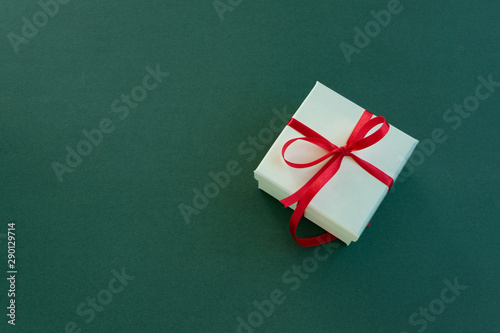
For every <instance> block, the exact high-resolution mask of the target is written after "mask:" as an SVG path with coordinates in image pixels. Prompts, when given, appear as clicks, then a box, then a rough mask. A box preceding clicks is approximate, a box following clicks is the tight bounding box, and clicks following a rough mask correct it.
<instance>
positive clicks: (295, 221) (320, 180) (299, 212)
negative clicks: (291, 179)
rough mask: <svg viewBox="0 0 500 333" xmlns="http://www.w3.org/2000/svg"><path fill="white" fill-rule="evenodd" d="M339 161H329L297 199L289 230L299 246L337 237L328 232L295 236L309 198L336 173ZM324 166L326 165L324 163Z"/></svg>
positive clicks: (318, 243)
mask: <svg viewBox="0 0 500 333" xmlns="http://www.w3.org/2000/svg"><path fill="white" fill-rule="evenodd" d="M341 163H342V158H336V159H334V160H333V161H332V162H331V163H329V165H328V167H327V168H326V169H325V170H324V172H321V173H318V174H317V175H318V176H317V177H315V181H314V182H313V183H312V184H311V185H310V186H309V188H308V189H307V190H306V191H305V193H304V194H303V196H302V198H301V199H300V200H299V201H298V203H297V207H295V211H294V212H293V214H292V218H291V219H290V232H291V233H292V236H293V238H294V239H295V241H296V242H297V243H298V244H299V245H301V246H306V247H310V246H316V245H321V244H324V243H328V242H331V241H332V240H335V239H337V237H335V236H334V235H332V234H330V233H328V232H327V233H324V234H321V235H319V236H315V237H310V238H299V237H297V227H298V225H299V222H300V220H301V218H302V216H303V215H304V212H305V210H306V208H307V206H308V205H309V203H310V202H311V200H312V199H313V198H314V196H315V195H316V194H317V193H318V192H319V191H320V190H321V188H322V187H323V186H324V185H325V184H326V183H328V181H329V180H330V179H331V178H332V177H333V176H334V175H335V174H336V173H337V171H338V170H339V168H340V164H341ZM325 166H327V165H326V164H325ZM296 193H297V192H296Z"/></svg>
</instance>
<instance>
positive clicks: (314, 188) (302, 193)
mask: <svg viewBox="0 0 500 333" xmlns="http://www.w3.org/2000/svg"><path fill="white" fill-rule="evenodd" d="M372 117H373V114H372V113H370V112H368V111H366V110H365V111H364V112H363V114H362V116H361V118H360V119H359V121H358V123H357V124H356V127H355V128H354V130H353V131H352V133H351V135H350V136H349V139H348V140H347V143H346V145H345V146H342V147H337V146H336V145H335V144H333V143H332V142H330V141H329V140H327V139H325V138H324V137H323V136H321V135H320V134H319V133H317V132H315V131H314V130H312V129H311V128H309V127H308V126H306V125H304V124H303V123H301V122H300V121H298V120H297V119H294V118H292V119H291V120H290V121H289V122H288V124H287V125H288V126H290V127H292V128H293V129H295V130H296V131H298V132H299V133H301V134H302V135H304V137H300V138H295V139H291V140H289V141H287V142H286V143H285V144H284V145H283V148H282V150H281V155H282V157H283V159H284V161H285V162H286V163H287V164H288V165H289V166H291V167H293V168H307V167H311V166H313V165H316V164H318V163H321V162H323V161H325V160H327V159H329V160H328V161H327V162H326V164H325V165H324V166H323V167H322V168H321V169H320V170H319V171H318V172H316V174H315V175H314V176H313V177H312V178H311V179H310V180H309V181H308V182H307V183H306V184H304V186H302V187H301V188H300V189H299V190H297V191H296V192H295V193H293V194H292V195H290V196H288V197H286V198H284V199H283V200H281V203H282V204H284V205H285V207H288V206H290V205H292V204H294V203H297V207H296V208H295V211H294V212H293V214H292V218H291V220H290V232H291V233H292V235H293V237H294V238H295V240H296V241H297V243H298V244H299V245H302V246H316V245H320V244H324V243H327V242H330V241H332V240H335V239H336V237H335V236H333V235H331V234H329V233H324V234H322V235H319V236H316V237H311V238H299V237H297V235H296V232H297V226H298V223H299V221H300V219H301V218H302V216H303V215H304V212H305V210H306V208H307V206H308V205H309V203H310V202H311V200H312V199H313V198H314V196H315V195H316V194H317V193H318V192H319V191H320V190H321V188H322V187H323V186H324V185H325V184H326V183H328V181H330V179H331V178H332V177H333V176H335V174H336V173H337V171H338V170H339V168H340V165H341V163H342V160H343V158H344V157H346V156H350V157H351V158H352V159H353V160H354V161H355V162H356V163H357V164H359V166H361V167H362V168H363V169H364V170H366V171H367V172H368V173H370V174H371V175H372V176H374V177H375V178H376V179H378V180H379V181H381V182H382V183H384V184H385V185H386V186H387V187H388V188H390V187H391V186H392V184H393V182H394V180H393V179H392V178H391V177H389V176H388V175H387V174H385V173H384V172H383V171H381V170H380V169H378V168H377V167H375V166H374V165H372V164H370V163H368V162H366V161H365V160H363V159H361V158H359V157H358V156H356V155H354V154H352V152H353V151H356V150H362V149H365V148H368V147H370V146H372V145H374V144H375V143H377V142H379V141H380V140H382V138H383V137H384V136H385V135H386V134H387V133H388V132H389V124H388V123H387V122H386V120H385V119H384V118H383V117H374V118H373V119H372ZM378 125H381V126H380V127H379V128H378V129H377V130H375V131H374V132H373V133H371V134H370V135H368V136H367V134H368V133H369V132H370V131H372V130H373V129H374V128H376V127H377V126H378ZM298 140H302V141H306V142H309V143H312V144H314V145H316V146H318V147H321V148H323V149H325V150H326V151H327V153H326V154H325V155H323V156H321V157H320V158H318V159H316V160H314V161H312V162H308V163H293V162H290V161H288V160H287V159H286V158H285V152H286V150H287V149H288V148H289V147H290V145H291V144H293V143H294V142H296V141H298Z"/></svg>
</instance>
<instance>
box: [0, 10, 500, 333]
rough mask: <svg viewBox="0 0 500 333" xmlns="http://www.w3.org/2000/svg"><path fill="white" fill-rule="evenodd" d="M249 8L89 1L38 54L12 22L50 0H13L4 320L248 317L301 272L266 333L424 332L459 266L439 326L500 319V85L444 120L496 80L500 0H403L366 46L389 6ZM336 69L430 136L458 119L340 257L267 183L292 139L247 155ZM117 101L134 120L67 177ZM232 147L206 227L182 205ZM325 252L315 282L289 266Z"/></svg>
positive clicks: (92, 327) (353, 92)
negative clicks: (261, 166)
mask: <svg viewBox="0 0 500 333" xmlns="http://www.w3.org/2000/svg"><path fill="white" fill-rule="evenodd" d="M223 2H225V3H227V2H226V0H224V1H223ZM237 3H238V1H236V0H234V1H233V4H236V5H235V6H232V7H231V8H232V11H227V12H225V13H224V14H223V20H221V18H220V17H219V15H218V14H217V12H216V10H215V8H214V6H213V4H212V1H211V0H205V1H199V0H198V1H194V0H183V1H180V0H179V1H160V0H149V1H142V2H138V1H131V0H122V1H113V2H111V1H104V2H102V1H75V0H73V1H71V2H69V3H68V4H65V5H60V8H59V11H58V13H57V14H56V15H54V17H49V18H48V22H47V24H46V25H45V26H43V27H41V28H40V29H39V32H38V34H37V35H36V36H34V37H33V38H29V39H28V40H27V43H25V44H20V45H18V52H17V53H16V52H15V50H14V47H13V45H12V44H11V42H10V41H9V39H8V34H9V33H11V32H12V33H15V34H17V35H21V34H22V32H21V29H22V26H23V24H24V23H23V17H26V18H28V20H29V21H31V22H32V21H33V15H35V14H36V13H37V12H38V11H40V6H39V5H38V4H37V2H36V1H25V0H24V1H18V2H7V1H2V2H1V3H0V28H1V35H2V38H1V41H0V64H1V65H0V69H1V72H0V75H1V76H0V133H1V134H0V135H1V141H0V156H1V157H0V173H1V186H0V242H1V243H0V247H1V248H2V250H1V252H2V255H1V256H0V258H2V259H1V261H0V267H1V271H0V272H1V273H0V277H1V276H4V278H2V279H1V280H3V281H4V282H2V283H0V295H1V296H0V302H1V303H0V304H1V306H0V308H1V309H3V310H1V311H0V318H3V319H2V320H1V324H0V325H1V327H2V328H1V331H2V332H64V330H65V326H66V325H67V323H68V322H71V321H74V322H75V323H76V324H77V326H78V328H79V329H81V332H235V331H236V330H237V326H238V321H237V318H238V317H241V318H244V320H245V321H248V316H249V315H250V316H252V312H254V311H256V307H255V305H254V304H253V303H254V301H257V302H259V303H260V302H262V301H264V300H268V299H270V294H271V293H272V292H273V290H276V289H279V290H281V291H282V292H283V297H282V300H283V298H284V302H283V303H282V304H281V305H279V306H275V308H274V309H273V311H272V314H270V315H269V316H268V317H267V316H265V317H263V323H261V324H260V325H258V327H256V328H253V330H254V331H255V332H304V331H305V332H402V331H407V332H417V330H418V329H419V328H421V329H424V326H423V324H419V325H413V326H412V325H411V324H410V323H409V317H410V316H411V315H412V314H413V313H414V312H418V311H419V308H420V307H422V308H425V307H429V305H430V303H431V302H432V301H433V300H435V299H439V298H440V295H441V292H442V290H443V288H445V287H446V284H445V282H444V281H445V280H449V281H451V282H453V281H454V279H458V282H459V283H460V284H461V285H466V286H467V289H465V290H463V291H462V292H461V294H460V295H459V296H457V297H456V299H455V301H454V302H452V303H451V304H446V305H445V308H444V310H443V312H442V313H441V314H439V315H437V316H435V318H433V321H427V322H426V325H427V327H426V328H425V331H426V332H498V331H499V330H500V319H499V318H500V317H499V316H498V313H499V310H500V302H499V297H500V290H499V288H498V282H499V278H498V277H499V274H500V268H499V265H498V258H499V254H500V244H499V242H498V234H499V232H500V224H499V221H498V214H499V199H498V182H499V172H498V165H499V163H500V160H499V154H498V143H499V142H500V140H499V139H500V137H499V131H498V123H499V122H500V116H499V106H500V88H497V89H498V91H495V92H494V93H492V94H491V96H490V97H489V98H487V99H486V100H484V101H482V102H481V104H480V106H479V108H478V110H477V111H475V112H473V113H472V114H471V115H470V116H469V117H467V118H464V119H462V122H461V124H460V126H458V124H457V123H455V122H446V121H445V120H444V119H443V115H444V114H445V112H446V110H447V109H449V108H453V106H454V104H457V103H462V102H463V101H464V99H465V98H466V97H467V96H469V95H473V94H474V91H475V88H476V87H477V86H478V84H479V83H480V82H479V81H478V79H477V78H478V77H479V76H483V77H485V78H487V77H488V75H492V77H493V79H494V80H495V81H500V62H499V55H500V43H499V36H500V35H499V28H500V24H499V20H498V13H499V12H500V2H498V1H494V0H485V1H480V2H472V1H465V0H463V1H454V2H442V1H441V2H438V1H430V0H421V1H415V0H414V1H410V0H402V1H401V6H402V8H403V10H402V11H401V12H400V13H399V14H397V15H393V16H392V19H391V22H390V23H389V24H388V25H387V26H386V27H383V28H382V29H381V31H380V33H379V34H378V35H376V36H375V37H373V38H372V39H371V41H370V43H369V45H368V46H367V47H366V48H363V49H362V50H361V51H360V53H359V54H358V53H354V54H352V56H351V62H350V63H349V62H348V61H347V60H346V58H345V57H344V54H343V53H342V51H341V49H340V44H341V43H342V42H345V43H349V44H351V45H354V41H353V39H354V35H355V31H354V27H356V26H357V27H361V28H362V29H363V28H364V27H365V24H366V23H368V22H369V21H371V20H373V17H372V15H371V14H370V11H372V10H374V11H376V12H378V11H380V10H382V9H387V4H388V2H387V1H366V0H365V1H361V0H354V1H298V0H287V1H264V0H243V1H241V2H240V3H239V4H237ZM157 65H158V66H159V68H160V69H161V70H162V71H165V72H169V73H170V75H169V76H168V77H166V78H165V79H164V80H163V82H162V83H161V84H159V85H158V87H157V88H156V89H154V90H152V91H149V92H148V95H147V98H146V99H145V100H144V101H142V102H141V103H139V106H138V107H137V108H136V109H134V110H130V115H129V116H128V117H127V118H125V119H123V120H121V119H120V118H119V114H117V113H114V112H112V110H111V104H112V102H113V101H114V100H116V99H119V98H120V96H121V94H130V92H131V90H132V89H133V88H134V87H136V86H137V85H140V84H141V83H142V79H143V77H144V75H146V74H147V72H146V70H145V68H146V67H147V66H150V67H151V68H155V67H156V66H157ZM316 81H320V82H322V83H323V84H325V85H327V86H328V87H330V88H332V89H333V90H335V91H337V92H339V93H340V94H341V95H343V96H345V97H347V98H349V99H350V100H352V101H354V102H355V103H357V104H359V105H361V106H363V107H365V108H366V109H368V110H370V111H372V112H373V113H375V114H377V115H383V116H384V117H386V119H387V120H388V121H389V122H390V123H391V124H392V125H394V126H396V127H398V128H399V129H401V130H403V131H404V132H406V133H408V134H409V135H411V136H413V137H415V138H417V139H419V140H421V142H422V141H423V140H425V139H429V138H431V137H432V134H431V133H432V131H433V130H434V129H436V128H442V129H443V130H444V132H445V134H446V137H447V140H446V141H445V142H443V143H439V144H436V147H435V151H434V152H433V153H429V154H428V155H423V154H422V153H420V155H421V156H423V157H424V160H423V161H421V160H420V161H419V160H418V158H417V157H418V156H416V157H415V156H414V157H413V158H414V161H417V162H418V163H417V164H419V165H418V166H416V167H415V168H414V170H413V171H412V172H410V171H409V169H406V170H405V172H404V174H405V177H402V180H404V182H401V181H400V182H397V183H396V185H395V186H394V188H393V189H392V190H391V191H390V193H389V194H388V196H387V197H386V198H385V200H384V202H383V203H382V205H381V206H380V208H379V210H378V211H377V213H376V214H375V216H374V217H373V219H372V221H371V225H372V226H371V227H370V228H368V229H367V230H366V231H365V232H364V233H363V235H362V237H361V238H360V240H359V241H358V242H356V243H352V244H351V245H350V246H348V247H347V246H345V245H343V244H341V243H340V242H339V243H338V244H337V245H335V246H334V247H332V248H331V249H334V250H333V253H332V254H329V255H328V256H327V259H326V260H325V261H321V262H317V261H316V259H314V258H315V257H314V253H315V251H319V250H316V249H315V248H303V247H300V246H298V245H297V244H296V243H295V242H294V240H293V238H292V237H291V235H290V233H289V230H288V222H289V218H290V216H291V212H292V211H291V210H290V209H285V208H283V207H282V205H281V204H280V203H279V202H278V201H276V200H275V199H273V198H272V197H270V196H268V195H267V194H265V193H263V192H262V191H260V190H258V189H257V182H256V181H255V180H254V179H253V170H254V169H255V168H256V166H257V165H258V163H259V161H260V160H261V159H262V157H263V156H264V154H265V151H266V150H267V148H268V147H270V144H271V143H265V144H263V143H262V142H261V144H262V145H263V146H264V147H265V148H264V149H262V150H260V151H256V155H255V157H254V158H250V157H251V156H250V155H245V154H242V153H241V152H239V151H238V146H239V145H240V144H243V142H246V141H247V140H248V137H249V136H256V135H257V134H258V133H259V132H260V131H261V130H262V129H263V128H265V127H268V126H269V122H270V120H271V119H272V118H273V117H274V113H273V109H276V110H280V111H281V110H283V109H284V108H286V110H287V111H288V113H292V112H294V111H295V110H296V109H297V108H298V107H299V105H300V103H301V102H302V101H303V100H304V98H305V97H306V96H307V94H308V93H309V91H310V90H311V89H312V87H313V85H314V83H315V82H316ZM121 105H123V104H121ZM103 118H109V119H111V120H112V121H113V125H115V130H114V131H113V132H112V133H109V134H105V135H104V138H103V141H102V142H101V144H100V145H99V146H97V147H94V149H93V151H92V153H91V154H90V155H88V156H85V157H83V161H82V163H81V164H80V165H79V166H77V167H76V168H74V171H73V172H72V173H65V174H64V175H63V179H64V181H63V182H59V181H58V179H57V177H56V175H55V172H54V171H53V170H52V167H51V163H52V162H54V161H59V162H61V163H64V160H65V156H66V150H65V148H66V146H68V145H69V146H70V147H73V148H75V147H76V145H77V143H78V142H79V141H80V140H82V139H83V138H84V137H83V135H82V130H83V129H87V130H91V129H94V128H96V127H97V126H98V124H99V122H100V121H101V119H103ZM279 124H280V126H281V128H282V127H283V124H282V123H281V122H280V123H279ZM454 125H455V127H456V128H453V126H454ZM417 150H419V151H422V146H419V147H418V148H417ZM232 160H234V161H236V162H238V165H239V167H240V169H241V172H240V173H239V174H238V175H236V176H233V177H231V179H230V183H229V185H227V186H226V187H225V188H223V189H221V190H220V193H219V194H218V195H217V196H216V197H215V198H213V199H210V202H209V204H208V205H207V206H206V207H205V208H203V209H200V210H199V212H198V214H197V215H192V216H190V223H189V224H187V223H186V221H185V219H184V218H183V216H182V214H181V212H180V210H179V205H180V204H182V203H184V204H186V205H188V204H189V205H192V200H193V197H194V192H193V190H194V189H203V187H204V186H205V184H207V183H209V182H210V181H211V178H210V177H209V172H210V171H213V172H219V171H221V170H224V169H225V168H226V164H227V163H228V162H229V161H232ZM11 220H15V221H16V259H17V262H16V264H17V270H18V274H17V281H16V289H17V290H16V305H17V313H16V314H17V317H16V326H15V327H12V326H11V325H7V323H6V322H7V319H8V318H7V316H6V313H7V310H6V306H7V304H8V303H7V302H8V298H7V289H8V283H7V281H6V280H5V277H6V276H7V273H6V271H7V266H6V264H7V262H6V261H7V246H6V243H7V242H6V241H7V240H6V239H5V234H6V232H7V223H8V222H9V221H11ZM299 232H300V233H301V234H302V235H305V234H314V233H316V232H318V230H317V229H316V228H315V227H314V226H312V225H311V224H310V222H303V223H302V225H301V228H300V230H299ZM320 250H321V251H323V252H320V254H322V255H325V254H326V253H327V252H326V251H327V250H326V249H320ZM318 253H319V252H318ZM308 258H309V259H308ZM304 260H305V261H304ZM303 263H307V264H311V265H313V264H314V263H317V267H313V268H314V270H313V272H311V273H310V274H309V275H307V277H306V275H303V276H304V278H300V279H299V278H298V275H293V273H291V272H290V271H289V270H291V269H292V268H293V267H294V265H298V266H302V264H303ZM122 268H124V269H125V271H126V273H127V274H128V275H131V276H134V279H133V280H131V281H129V283H128V285H127V286H125V287H124V289H123V291H122V292H121V293H118V294H114V295H113V299H112V301H111V302H110V303H109V304H107V305H105V306H104V309H103V311H101V312H96V313H95V318H93V320H92V321H91V322H89V323H86V322H85V318H88V317H80V316H79V315H77V313H76V308H77V306H78V305H79V304H80V303H82V302H85V299H86V298H87V297H91V298H92V297H93V298H95V297H96V295H97V294H98V293H99V292H100V291H101V290H103V289H105V288H108V283H109V282H110V280H111V279H112V278H113V274H112V272H111V271H112V270H117V271H120V270H121V269H122ZM292 276H294V277H295V280H294V281H295V282H294V283H291V282H290V281H289V280H287V278H290V277H292ZM283 278H285V280H283ZM287 281H288V282H287ZM297 281H300V285H298V282H297ZM450 295H451V294H448V296H450ZM433 304H434V305H436V304H439V302H438V301H436V302H434V303H433ZM438 308H439V307H438ZM441 310H442V309H441ZM253 316H254V317H255V316H256V315H255V314H253ZM255 318H257V319H255ZM255 318H254V320H258V319H259V318H258V317H255ZM418 318H422V317H420V315H419V317H418ZM243 331H244V330H243ZM75 332H78V330H75Z"/></svg>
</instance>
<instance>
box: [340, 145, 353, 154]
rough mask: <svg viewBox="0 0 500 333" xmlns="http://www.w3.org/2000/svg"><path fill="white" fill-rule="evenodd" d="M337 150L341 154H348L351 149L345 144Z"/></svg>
mask: <svg viewBox="0 0 500 333" xmlns="http://www.w3.org/2000/svg"><path fill="white" fill-rule="evenodd" d="M338 150H339V151H338V152H339V153H340V155H342V156H350V155H351V149H349V148H347V146H342V147H339V149H338Z"/></svg>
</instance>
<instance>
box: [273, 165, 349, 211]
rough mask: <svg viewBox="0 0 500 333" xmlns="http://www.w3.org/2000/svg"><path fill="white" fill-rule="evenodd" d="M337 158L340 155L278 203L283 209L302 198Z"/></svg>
mask: <svg viewBox="0 0 500 333" xmlns="http://www.w3.org/2000/svg"><path fill="white" fill-rule="evenodd" d="M339 157H340V155H337V156H335V157H332V158H331V159H330V160H329V161H328V162H327V163H325V165H323V167H322V168H321V169H319V171H318V172H316V174H315V175H314V176H313V177H312V178H311V179H309V181H308V182H307V183H305V184H304V186H302V187H301V188H299V189H298V190H297V191H296V192H295V193H293V194H291V195H290V196H288V197H286V198H284V199H282V200H281V201H280V202H281V203H282V204H283V205H285V207H288V206H290V205H293V204H294V203H296V202H298V201H299V200H300V199H301V198H302V197H304V195H305V194H306V192H307V190H308V189H309V187H310V186H311V185H312V184H313V183H314V182H315V181H316V179H318V178H319V177H320V176H321V175H322V174H323V172H325V171H326V170H327V169H328V168H329V167H330V166H331V165H332V164H333V163H334V162H335V161H336V160H337V159H338V158H339ZM339 166H340V165H339ZM335 172H336V171H335Z"/></svg>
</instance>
